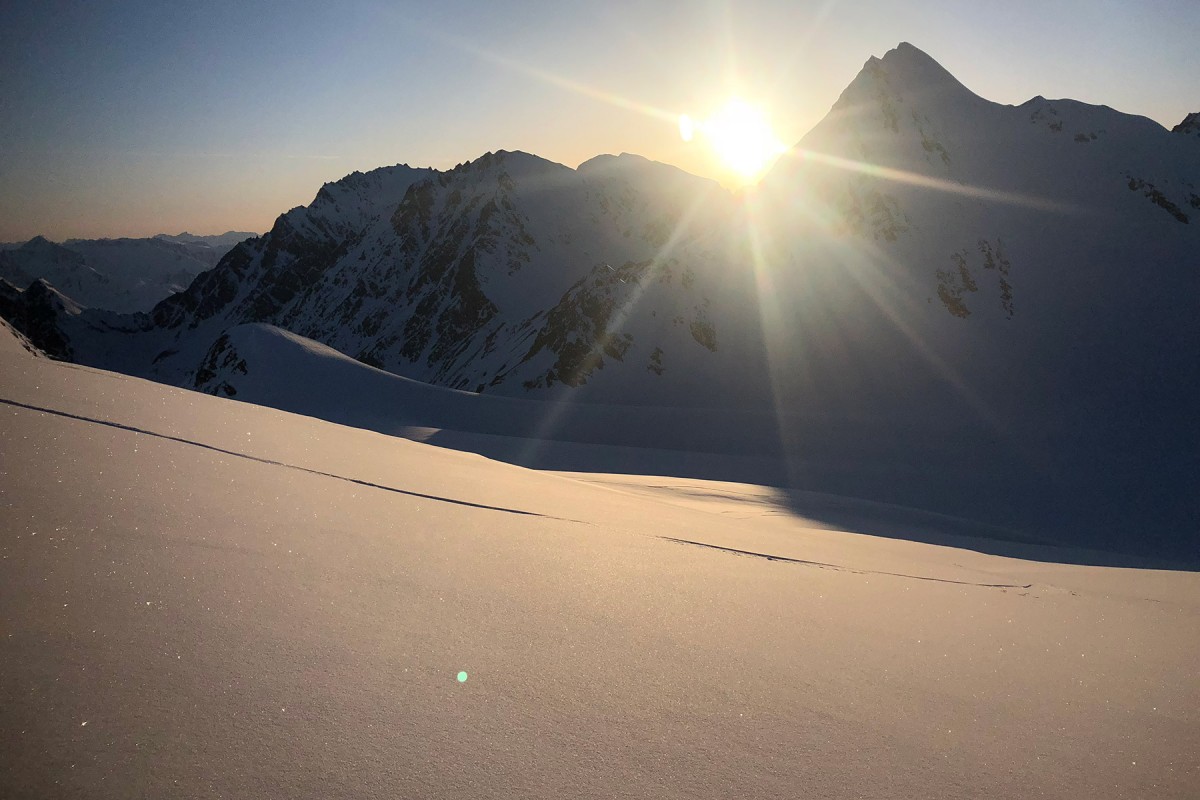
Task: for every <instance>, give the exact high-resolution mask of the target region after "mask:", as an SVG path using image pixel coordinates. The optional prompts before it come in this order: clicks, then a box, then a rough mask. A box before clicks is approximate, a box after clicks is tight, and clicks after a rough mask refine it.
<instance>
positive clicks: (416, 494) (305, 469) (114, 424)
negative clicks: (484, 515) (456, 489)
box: [0, 397, 591, 525]
mask: <svg viewBox="0 0 1200 800" xmlns="http://www.w3.org/2000/svg"><path fill="white" fill-rule="evenodd" d="M0 403H4V404H5V405H10V406H16V407H17V408H24V409H26V410H29V411H39V412H41V413H43V414H54V415H55V416H59V417H66V418H67V419H74V420H79V421H80V422H90V423H92V424H95V425H104V426H106V427H109V428H117V429H118V430H123V431H129V432H130V433H141V434H144V435H146V436H154V437H156V438H158V439H166V440H168V441H172V442H179V443H180V444H187V445H191V446H193V447H202V448H204V449H205V450H212V451H213V452H215V453H221V454H223V455H227V456H234V457H236V458H244V459H247V460H249V461H257V462H258V463H260V464H268V465H270V466H273V467H285V468H287V469H294V470H297V471H299V472H307V473H309V474H310V475H319V476H321V477H323V478H333V479H335V480H339V481H346V482H347V483H354V484H357V485H359V486H366V487H368V488H371V489H382V490H383V491H385V492H395V493H396V494H403V495H408V496H409V497H419V498H421V499H422V500H436V501H437V502H440V503H450V504H452V505H456V506H466V507H467V508H478V509H482V510H484V511H500V512H502V513H505V514H520V515H521V516H526V517H542V518H543V519H553V520H558V521H559V522H575V523H578V524H580V525H590V524H591V523H590V522H584V521H583V520H578V519H567V518H566V517H555V516H551V515H549V514H539V513H538V512H536V511H522V510H521V509H519V508H505V507H503V506H490V505H487V504H485V503H472V502H471V501H469V500H455V499H454V498H452V497H441V496H439V495H436V494H425V493H423V492H413V491H410V490H408V489H397V488H396V487H395V486H384V485H383V484H381V483H372V482H371V481H364V480H362V479H360V478H347V477H346V476H344V475H335V474H333V473H332V472H322V471H321V470H318V469H309V468H308V467H301V466H297V465H296V464H286V463H284V462H282V461H274V460H272V459H270V458H261V457H259V456H252V455H249V454H247V453H239V452H237V451H236V450H226V449H225V448H223V447H217V446H216V445H211V444H205V443H204V442H197V441H194V440H192V439H184V438H182V437H179V436H171V435H169V434H165V433H158V432H156V431H150V430H146V429H145V428H137V427H134V426H133V425H125V424H122V423H120V422H112V421H110V420H106V419H96V418H95V417H85V416H82V415H80V414H72V413H70V412H68V411H58V410H56V409H53V408H43V407H42V406H34V405H30V404H28V403H19V402H17V401H16V400H7V399H5V398H3V397H0Z"/></svg>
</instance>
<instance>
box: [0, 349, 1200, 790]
mask: <svg viewBox="0 0 1200 800" xmlns="http://www.w3.org/2000/svg"><path fill="white" fill-rule="evenodd" d="M0 387H3V389H2V390H0V400H2V401H3V402H2V403H0V453H3V459H2V460H0V497H2V499H3V501H2V502H0V748H2V750H3V752H4V754H5V758H4V759H2V760H0V795H2V796H4V797H6V798H43V797H74V796H80V797H91V798H108V797H111V798H122V799H123V798H128V797H134V796H139V797H141V796H145V797H168V796H169V797H181V798H189V797H197V798H198V797H214V796H223V797H292V798H308V797H312V798H341V797H345V798H384V797H389V798H390V797H428V798H471V799H472V800H476V799H477V798H490V797H494V798H512V797H529V798H541V797H544V798H555V799H556V800H557V798H563V797H579V798H591V797H595V798H612V797H628V798H671V797H679V798H683V797H689V798H697V797H700V798H705V797H712V798H728V797H772V798H773V797H778V798H793V797H856V798H889V799H890V798H895V797H928V798H954V800H958V799H959V798H962V797H969V796H978V797H1009V796H1029V795H1045V796H1050V797H1057V798H1076V797H1077V798H1088V799H1089V800H1090V798H1094V797H1155V798H1192V797H1195V796H1196V794H1197V792H1198V791H1200V773H1198V772H1197V764H1196V760H1195V754H1196V752H1198V751H1200V685H1198V684H1197V682H1196V680H1195V654H1196V653H1197V652H1200V629H1198V628H1197V626H1196V624H1195V620H1196V619H1197V614H1198V613H1200V580H1198V578H1197V575H1196V574H1195V573H1182V572H1166V571H1144V570H1130V569H1100V568H1094V567H1079V566H1069V565H1062V564H1049V563H1035V562H1026V561H1020V560H1015V559H1008V558H999V557H995V556H987V555H982V554H979V553H975V552H971V551H969V550H959V549H952V548H944V547H934V546H929V545H924V544H916V543H913V542H906V541H893V540H886V539H876V538H873V537H869V536H862V535H853V534H851V533H846V532H830V531H824V530H819V529H816V528H814V527H812V526H811V525H810V524H809V523H808V522H806V521H805V520H803V519H801V518H798V517H797V516H796V515H795V514H794V513H790V512H788V511H787V510H786V509H785V508H784V507H782V506H781V505H780V504H779V503H778V502H777V497H776V494H775V493H774V492H773V491H772V490H769V489H763V488H759V487H751V486H745V485H735V484H717V483H710V482H704V481H693V480H686V481H685V480H678V479H656V478H637V477H631V476H625V477H612V478H606V477H605V476H603V475H596V474H592V475H589V476H587V477H588V481H590V482H591V483H584V482H580V481H578V480H570V479H567V478H564V477H559V476H554V475H550V474H544V473H537V472H531V471H528V470H524V469H521V468H518V467H514V466H510V465H506V464H501V463H497V462H493V461H488V460H486V459H483V458H480V457H478V456H476V455H470V454H464V453H458V452H454V451H451V450H446V449H441V448H435V447H429V446H426V445H422V444H418V443H414V442H409V441H405V440H402V439H396V438H393V437H386V436H381V435H379V434H376V433H372V432H367V431H363V430H357V429H353V428H345V427H340V426H337V425H332V424H330V423H327V422H322V421H318V420H313V419H310V418H305V417H301V416H296V415H292V414H288V413H285V412H281V411H277V410H274V409H268V408H264V407H259V406H254V405H249V404H241V403H234V402H230V401H227V400H222V399H218V398H215V397H209V396H205V395H202V394H198V393H195V392H187V391H182V390H178V389H173V388H169V387H165V386H162V385H159V384H154V383H149V382H146V381H142V380H139V379H135V378H130V377H126V376H121V375H116V374H113V373H106V372H101V371H98V370H94V369H91V368H86V367H80V366H74V365H67V364H60V363H55V362H52V361H49V360H47V359H39V358H33V357H29V356H28V355H27V354H25V353H24V352H10V351H9V349H2V350H0ZM596 484H599V485H596ZM852 530H853V529H852ZM460 672H465V673H467V680H466V681H463V682H460V681H459V679H458V676H459V673H460Z"/></svg>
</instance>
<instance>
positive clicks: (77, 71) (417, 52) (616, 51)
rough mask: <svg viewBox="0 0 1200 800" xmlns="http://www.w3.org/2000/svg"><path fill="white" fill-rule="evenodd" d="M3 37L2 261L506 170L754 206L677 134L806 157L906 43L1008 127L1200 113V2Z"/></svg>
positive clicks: (136, 28)
mask: <svg viewBox="0 0 1200 800" xmlns="http://www.w3.org/2000/svg"><path fill="white" fill-rule="evenodd" d="M0 31H3V33H0V241H20V240H23V239H28V238H30V237H32V236H34V235H38V234H41V235H45V236H47V237H49V238H51V239H53V240H56V241H61V240H64V239H67V238H72V237H103V236H109V237H116V236H149V235H153V234H155V233H178V232H180V231H183V230H188V231H191V232H192V233H199V234H211V233H220V232H223V231H226V230H230V229H233V230H246V231H257V232H261V231H265V230H267V229H268V228H270V226H271V224H272V222H273V220H274V219H275V217H276V216H278V215H279V214H281V213H283V212H284V211H287V210H288V209H290V208H293V207H295V206H297V205H303V204H307V203H309V202H311V200H312V198H313V197H314V196H315V194H316V192H317V190H318V189H319V188H320V186H321V184H322V183H324V182H326V181H333V180H337V179H338V178H341V177H343V176H345V175H347V174H349V173H350V172H353V171H355V170H362V171H366V170H369V169H373V168H375V167H380V166H385V165H391V164H396V163H407V164H409V165H412V166H432V167H436V168H439V169H446V168H450V167H453V166H455V165H456V164H458V163H461V162H464V161H468V160H472V159H474V158H477V157H479V156H480V155H482V154H484V153H486V152H488V151H494V150H501V149H503V150H524V151H526V152H531V153H535V154H537V155H540V156H542V157H544V158H548V159H550V160H552V161H556V162H560V163H563V164H566V165H568V166H571V167H574V166H577V165H578V164H580V163H581V162H583V161H586V160H587V159H588V158H591V157H592V156H595V155H598V154H600V153H620V152H632V153H638V154H640V155H643V156H646V157H648V158H651V159H654V160H658V161H663V162H666V163H670V164H675V165H677V166H679V167H681V168H683V169H686V170H688V171H689V172H693V173H696V174H700V175H705V176H708V177H712V178H714V179H716V180H719V181H721V182H723V183H726V184H727V185H735V184H736V183H737V178H736V176H734V175H733V174H732V173H731V172H730V171H729V170H728V169H727V168H726V167H724V166H723V165H722V163H721V162H720V161H719V160H717V159H716V158H715V157H714V156H713V154H712V153H711V152H710V149H709V148H707V147H705V146H704V144H703V142H701V141H699V140H693V141H692V142H684V141H683V140H682V139H681V137H680V132H679V126H678V122H677V120H678V116H679V115H680V114H689V115H691V116H692V117H694V118H696V119H704V118H706V117H707V116H709V115H711V114H713V113H714V112H716V111H717V110H718V109H719V108H721V107H722V106H723V104H724V103H725V102H726V101H727V100H728V99H729V98H730V97H734V96H736V97H741V98H743V99H744V100H746V101H748V102H750V103H753V104H755V105H757V106H758V107H759V108H761V109H762V111H763V113H764V114H765V115H766V116H767V117H768V118H769V120H770V123H771V125H772V127H773V129H774V131H775V135H776V136H777V137H778V138H779V139H780V140H781V141H782V142H785V143H787V144H793V143H795V142H796V141H798V140H799V139H800V138H801V137H802V136H803V135H804V134H805V133H806V132H807V131H808V130H809V129H811V128H812V127H813V126H814V125H815V124H816V123H817V122H819V121H820V120H821V118H822V117H823V116H824V115H825V114H826V113H827V112H828V110H829V108H830V106H832V105H833V103H834V102H835V101H836V100H837V98H838V95H839V94H840V93H841V91H842V90H843V89H844V88H845V87H846V86H847V85H848V84H849V83H850V81H851V80H852V79H853V78H854V76H855V75H856V74H857V73H858V71H859V70H860V69H861V68H862V65H863V63H864V62H865V61H866V60H867V59H868V58H869V57H870V56H872V55H875V56H882V55H883V54H884V53H885V52H887V51H888V50H889V49H891V48H893V47H895V46H896V44H897V43H899V42H901V41H908V42H911V43H912V44H914V45H916V46H917V47H919V48H921V49H922V50H924V51H925V52H926V53H928V54H929V55H931V56H932V57H933V58H934V59H936V60H937V61H938V62H939V63H941V64H942V66H944V67H945V68H946V69H948V70H949V71H950V72H951V73H952V74H954V75H955V77H957V78H958V79H959V80H960V81H961V82H963V83H964V84H965V85H966V86H967V87H968V88H970V89H971V90H972V91H974V92H976V93H977V94H980V95H982V96H983V97H986V98H988V99H990V100H994V101H996V102H1000V103H1011V104H1019V103H1022V102H1024V101H1025V100H1028V99H1029V98H1030V97H1033V96H1035V95H1039V94H1040V95H1043V96H1045V97H1048V98H1061V97H1070V98H1074V99H1077V100H1082V101H1085V102H1089V103H1097V104H1104V105H1108V106H1111V107H1113V108H1116V109H1118V110H1120V111H1125V112H1128V113H1133V114H1141V115H1143V116H1147V117H1150V118H1151V119H1154V120H1155V121H1157V122H1159V123H1161V124H1162V125H1164V126H1165V127H1168V128H1169V127H1171V126H1173V125H1175V124H1177V123H1178V122H1180V121H1181V120H1182V119H1183V117H1184V116H1185V115H1186V114H1187V113H1188V112H1190V111H1197V110H1200V83H1198V82H1197V81H1196V76H1197V75H1200V48H1197V47H1196V41H1197V40H1200V2H1197V0H1139V1H1138V2H1116V1H1115V0H1006V1H1005V2H996V0H986V2H977V1H976V0H953V1H952V0H939V1H937V2H920V1H919V0H862V1H859V2H851V1H850V0H843V1H842V2H837V1H835V0H813V1H812V2H805V1H804V0H787V2H782V1H778V2H777V1H776V0H737V1H736V2H734V1H733V0H720V1H718V0H707V1H704V0H694V1H693V2H676V1H675V0H663V1H662V2H650V1H649V0H642V1H641V2H624V0H605V2H595V0H590V2H577V1H576V0H553V1H550V0H547V1H545V2H543V1H542V0H529V1H528V2H505V1H504V0H491V1H490V2H468V1H467V0H442V1H441V2H437V3H430V2H417V3H408V2H366V1H359V0H347V1H346V2H336V3H333V2H324V3H315V2H289V3H283V2H271V1H269V0H236V1H235V2H224V1H223V0H221V1H218V2H199V1H198V0H192V1H191V2H187V3H178V2H173V1H172V0H154V1H153V2H142V1H141V0H131V1H130V2H107V1H106V0H96V1H95V2H56V1H55V0H43V2H36V3H3V4H0Z"/></svg>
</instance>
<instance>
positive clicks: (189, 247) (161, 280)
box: [0, 231, 257, 312]
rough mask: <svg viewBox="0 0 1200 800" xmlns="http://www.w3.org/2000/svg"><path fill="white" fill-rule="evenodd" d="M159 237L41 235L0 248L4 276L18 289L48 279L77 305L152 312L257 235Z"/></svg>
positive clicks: (112, 309) (180, 235)
mask: <svg viewBox="0 0 1200 800" xmlns="http://www.w3.org/2000/svg"><path fill="white" fill-rule="evenodd" d="M256 236H257V234H254V233H242V232H238V231H229V232H227V233H223V234H220V235H218V236H194V235H192V234H190V233H181V234H178V235H176V236H169V235H167V234H159V235H158V236H154V237H151V238H146V239H68V240H67V241H65V242H63V243H61V244H56V243H55V242H51V241H49V240H48V239H46V238H45V237H42V236H36V237H34V238H33V239H30V240H29V241H27V242H13V243H6V244H4V245H3V246H0V278H3V279H4V280H6V281H8V282H9V283H10V284H13V285H14V286H15V287H16V288H25V287H27V286H29V284H30V283H32V282H33V281H34V280H37V279H39V278H40V279H43V280H45V281H47V282H49V283H50V284H52V285H53V286H54V287H55V288H57V289H59V290H60V291H62V292H64V293H65V294H67V295H69V296H70V297H71V298H72V299H73V300H75V301H76V302H77V303H78V304H80V305H82V306H84V307H88V308H100V309H105V310H108V311H118V312H135V311H149V310H150V309H151V308H153V307H154V305H155V304H156V303H158V302H159V301H161V300H163V299H164V298H166V297H167V296H168V295H171V294H173V293H175V292H179V291H183V289H185V288H187V286H188V284H190V283H191V282H192V280H193V279H194V278H195V277H196V276H197V275H199V274H200V273H201V272H203V271H205V270H207V269H212V268H213V267H214V266H216V265H217V263H218V262H219V261H220V260H221V258H222V256H224V255H225V254H226V253H228V252H229V251H230V249H232V248H233V246H234V245H236V244H237V243H238V242H240V241H243V240H245V239H251V238H254V237H256Z"/></svg>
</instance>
